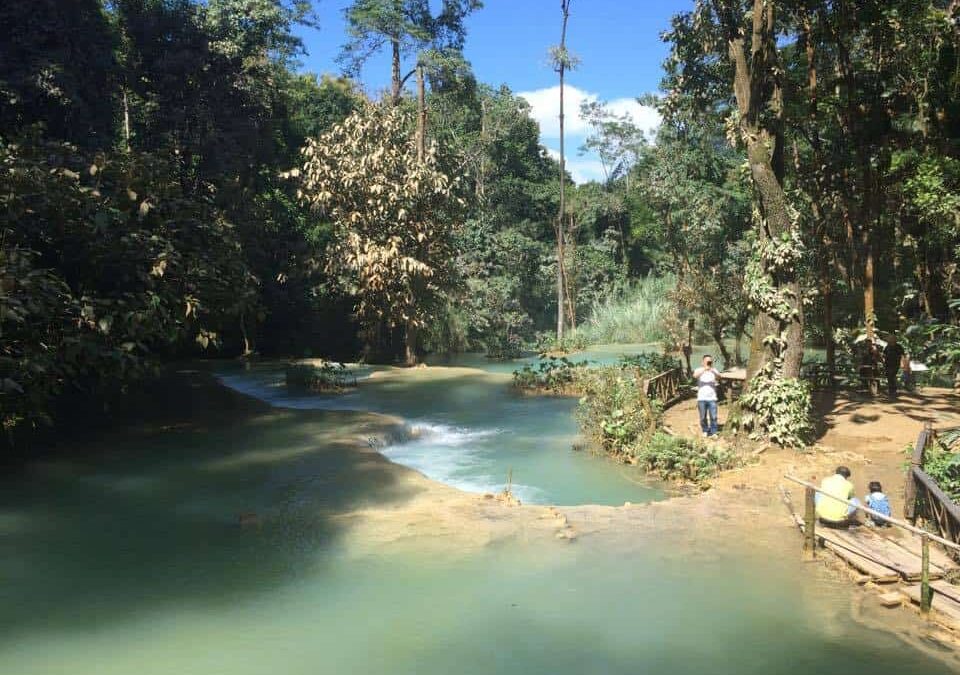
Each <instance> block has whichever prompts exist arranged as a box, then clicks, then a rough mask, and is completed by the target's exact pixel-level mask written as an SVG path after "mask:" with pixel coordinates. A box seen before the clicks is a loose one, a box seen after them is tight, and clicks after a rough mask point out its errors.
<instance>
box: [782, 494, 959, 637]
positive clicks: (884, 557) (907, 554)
mask: <svg viewBox="0 0 960 675" xmlns="http://www.w3.org/2000/svg"><path fill="white" fill-rule="evenodd" d="M792 516H793V519H794V521H795V522H796V524H797V526H798V527H799V528H800V530H801V531H804V529H805V528H804V522H803V517H802V516H800V515H799V514H797V513H795V512H794V513H792ZM814 532H815V534H816V537H817V540H818V547H819V548H825V549H826V550H828V551H830V552H832V553H833V554H834V555H836V556H837V557H838V558H840V559H841V560H843V561H844V562H846V563H847V564H848V565H850V567H852V568H853V569H855V570H857V571H858V572H859V573H860V574H862V575H863V577H862V581H863V582H864V583H865V582H868V581H869V582H873V583H876V584H883V585H887V589H886V590H889V591H899V592H900V593H902V594H903V596H905V598H907V599H909V600H910V601H911V602H913V603H915V604H920V574H921V544H920V537H919V536H917V535H915V534H911V533H909V532H904V531H901V530H896V529H895V528H892V527H884V528H872V527H866V526H860V527H854V528H849V529H832V528H827V527H823V526H822V525H818V526H817V527H815V528H814ZM957 567H958V564H957V563H956V562H954V561H953V560H951V559H950V557H949V556H948V555H947V554H946V553H944V552H943V551H942V550H940V549H939V548H937V547H936V546H931V547H930V579H931V584H930V586H931V588H932V589H933V603H932V609H933V611H935V612H939V613H940V614H941V615H942V618H943V619H945V620H946V621H947V622H948V623H950V624H952V625H954V626H958V627H960V586H954V585H953V584H950V583H949V582H947V581H946V580H944V578H943V577H944V576H945V575H946V574H947V573H948V572H949V571H950V570H954V569H956V568H957ZM885 597H890V596H885Z"/></svg>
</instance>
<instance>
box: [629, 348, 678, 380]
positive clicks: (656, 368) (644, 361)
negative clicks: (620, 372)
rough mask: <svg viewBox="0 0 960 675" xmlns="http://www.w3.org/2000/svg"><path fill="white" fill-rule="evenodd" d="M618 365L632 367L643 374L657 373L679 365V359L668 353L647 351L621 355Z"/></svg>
mask: <svg viewBox="0 0 960 675" xmlns="http://www.w3.org/2000/svg"><path fill="white" fill-rule="evenodd" d="M619 365H620V367H621V368H633V369H636V370H639V371H640V372H641V373H643V374H644V375H659V374H660V373H662V372H665V371H667V370H671V369H673V368H679V367H680V365H681V364H680V360H679V359H677V358H676V357H675V356H670V355H669V354H658V353H656V352H649V353H644V354H631V355H629V356H626V355H625V356H621V357H620V361H619Z"/></svg>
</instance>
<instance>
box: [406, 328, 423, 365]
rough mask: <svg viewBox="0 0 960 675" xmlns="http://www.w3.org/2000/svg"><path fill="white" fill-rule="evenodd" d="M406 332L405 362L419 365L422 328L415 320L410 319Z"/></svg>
mask: <svg viewBox="0 0 960 675" xmlns="http://www.w3.org/2000/svg"><path fill="white" fill-rule="evenodd" d="M405 333H406V335H405V340H404V353H403V362H404V363H405V364H406V365H408V366H415V365H417V348H418V347H419V344H418V343H419V340H420V328H418V327H417V325H416V324H415V323H414V322H413V321H408V322H407V326H406V331H405Z"/></svg>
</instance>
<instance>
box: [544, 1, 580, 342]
mask: <svg viewBox="0 0 960 675" xmlns="http://www.w3.org/2000/svg"><path fill="white" fill-rule="evenodd" d="M570 1H571V0H560V13H561V23H560V43H559V44H558V45H557V46H555V47H553V48H552V49H551V50H550V60H551V61H552V62H553V68H554V70H555V71H556V72H557V74H558V75H559V77H560V210H559V212H558V214H557V341H561V340H563V329H564V319H563V314H564V311H565V309H566V308H565V305H564V302H565V300H564V295H565V293H564V286H565V285H566V276H565V274H564V260H565V252H564V242H563V240H564V236H563V231H564V228H565V227H566V224H565V222H564V221H565V220H566V217H567V212H566V201H565V196H566V195H565V184H566V178H567V169H566V156H565V152H564V145H563V144H564V133H563V132H564V117H563V103H564V100H563V98H564V78H565V76H566V73H567V71H568V70H570V69H571V68H573V67H574V66H575V65H576V59H575V58H574V57H573V56H572V55H571V54H570V52H569V51H567V21H568V19H569V18H570Z"/></svg>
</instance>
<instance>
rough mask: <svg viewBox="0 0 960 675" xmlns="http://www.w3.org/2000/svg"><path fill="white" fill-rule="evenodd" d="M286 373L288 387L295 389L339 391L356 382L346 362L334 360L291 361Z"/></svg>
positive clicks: (324, 391)
mask: <svg viewBox="0 0 960 675" xmlns="http://www.w3.org/2000/svg"><path fill="white" fill-rule="evenodd" d="M285 375H286V383H287V387H288V388H290V389H294V390H297V389H305V390H307V391H312V392H320V393H339V392H342V391H343V390H344V389H346V388H347V387H348V386H351V385H355V384H356V378H355V377H354V376H353V374H352V373H351V372H350V369H349V368H347V366H346V364H344V363H339V362H334V361H320V362H309V363H290V364H288V365H287V368H286V374H285Z"/></svg>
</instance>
